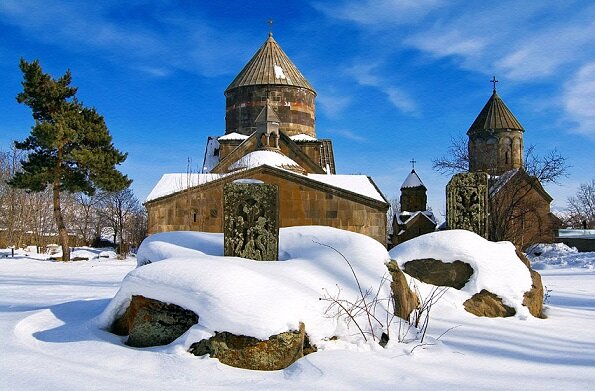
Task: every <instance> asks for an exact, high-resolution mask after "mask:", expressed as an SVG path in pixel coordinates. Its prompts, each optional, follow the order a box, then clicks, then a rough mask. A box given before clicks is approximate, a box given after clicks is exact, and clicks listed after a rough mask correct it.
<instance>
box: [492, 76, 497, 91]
mask: <svg viewBox="0 0 595 391" xmlns="http://www.w3.org/2000/svg"><path fill="white" fill-rule="evenodd" d="M490 83H492V84H493V85H494V92H496V83H498V80H496V76H494V77H492V80H490Z"/></svg>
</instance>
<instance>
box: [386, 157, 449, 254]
mask: <svg viewBox="0 0 595 391" xmlns="http://www.w3.org/2000/svg"><path fill="white" fill-rule="evenodd" d="M413 162H415V161H413ZM427 190H428V189H427V188H426V186H425V185H424V183H423V182H422V181H421V179H420V177H419V175H418V174H417V172H416V171H415V168H413V169H412V170H411V172H410V173H409V175H407V178H405V181H404V182H403V184H402V185H401V197H400V198H399V205H400V210H399V211H395V212H394V213H392V214H391V217H390V218H391V221H390V222H389V227H388V230H389V232H388V247H389V248H391V247H394V246H396V245H398V244H401V243H403V242H405V241H407V240H409V239H413V238H415V237H418V236H420V235H424V234H427V233H430V232H434V231H435V230H436V226H437V224H438V223H437V221H436V218H435V217H434V213H433V212H432V211H431V210H428V207H427V202H428V195H427Z"/></svg>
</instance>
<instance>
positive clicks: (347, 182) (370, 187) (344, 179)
mask: <svg viewBox="0 0 595 391" xmlns="http://www.w3.org/2000/svg"><path fill="white" fill-rule="evenodd" d="M258 152H271V151H258ZM273 153H275V152H273ZM246 156H248V155H246ZM281 156H283V155H281ZM287 159H288V160H289V161H293V160H291V159H289V158H287ZM265 163H266V164H264V163H263V164H258V165H254V166H253V167H256V166H260V165H270V164H269V163H268V162H265ZM234 164H235V163H234ZM245 168H248V167H245ZM250 168H251V167H250ZM227 175H229V174H195V173H175V174H164V175H163V176H162V177H161V179H160V180H159V182H157V184H156V185H155V187H154V188H153V190H151V193H150V194H149V195H148V196H147V198H146V199H145V202H149V201H152V200H155V199H157V198H161V197H164V196H167V195H170V194H174V193H177V192H180V191H183V190H186V189H187V188H189V187H193V186H198V185H203V184H205V183H208V182H211V181H214V180H216V179H220V178H223V177H225V176H227ZM307 177H308V178H310V179H312V180H314V181H317V182H321V183H324V184H327V185H330V186H333V187H337V188H339V189H343V190H347V191H350V192H352V193H356V194H359V195H362V196H365V197H369V198H372V199H375V200H378V201H382V202H385V199H384V197H383V196H382V194H381V193H380V192H379V190H378V189H377V188H376V186H374V184H373V183H372V182H371V181H370V178H369V177H367V176H366V175H325V174H309V175H307Z"/></svg>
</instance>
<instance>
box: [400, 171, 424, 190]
mask: <svg viewBox="0 0 595 391" xmlns="http://www.w3.org/2000/svg"><path fill="white" fill-rule="evenodd" d="M420 186H423V187H425V186H424V184H423V182H422V181H421V179H419V176H418V175H417V173H416V172H415V170H411V172H410V173H409V175H407V178H406V179H405V182H403V184H402V185H401V189H406V188H409V187H420Z"/></svg>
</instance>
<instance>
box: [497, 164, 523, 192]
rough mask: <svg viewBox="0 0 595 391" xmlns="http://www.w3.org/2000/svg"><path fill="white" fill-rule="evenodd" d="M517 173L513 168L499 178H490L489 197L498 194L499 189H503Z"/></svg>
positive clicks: (516, 169)
mask: <svg viewBox="0 0 595 391" xmlns="http://www.w3.org/2000/svg"><path fill="white" fill-rule="evenodd" d="M518 172H519V169H518V168H513V169H512V170H508V171H506V172H505V173H503V174H502V175H500V176H492V177H490V184H491V185H490V197H491V196H493V195H494V194H496V193H498V192H499V191H500V189H502V187H504V185H506V184H507V183H508V181H509V180H510V179H511V178H512V177H514V176H515V175H516V174H517V173H518Z"/></svg>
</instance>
